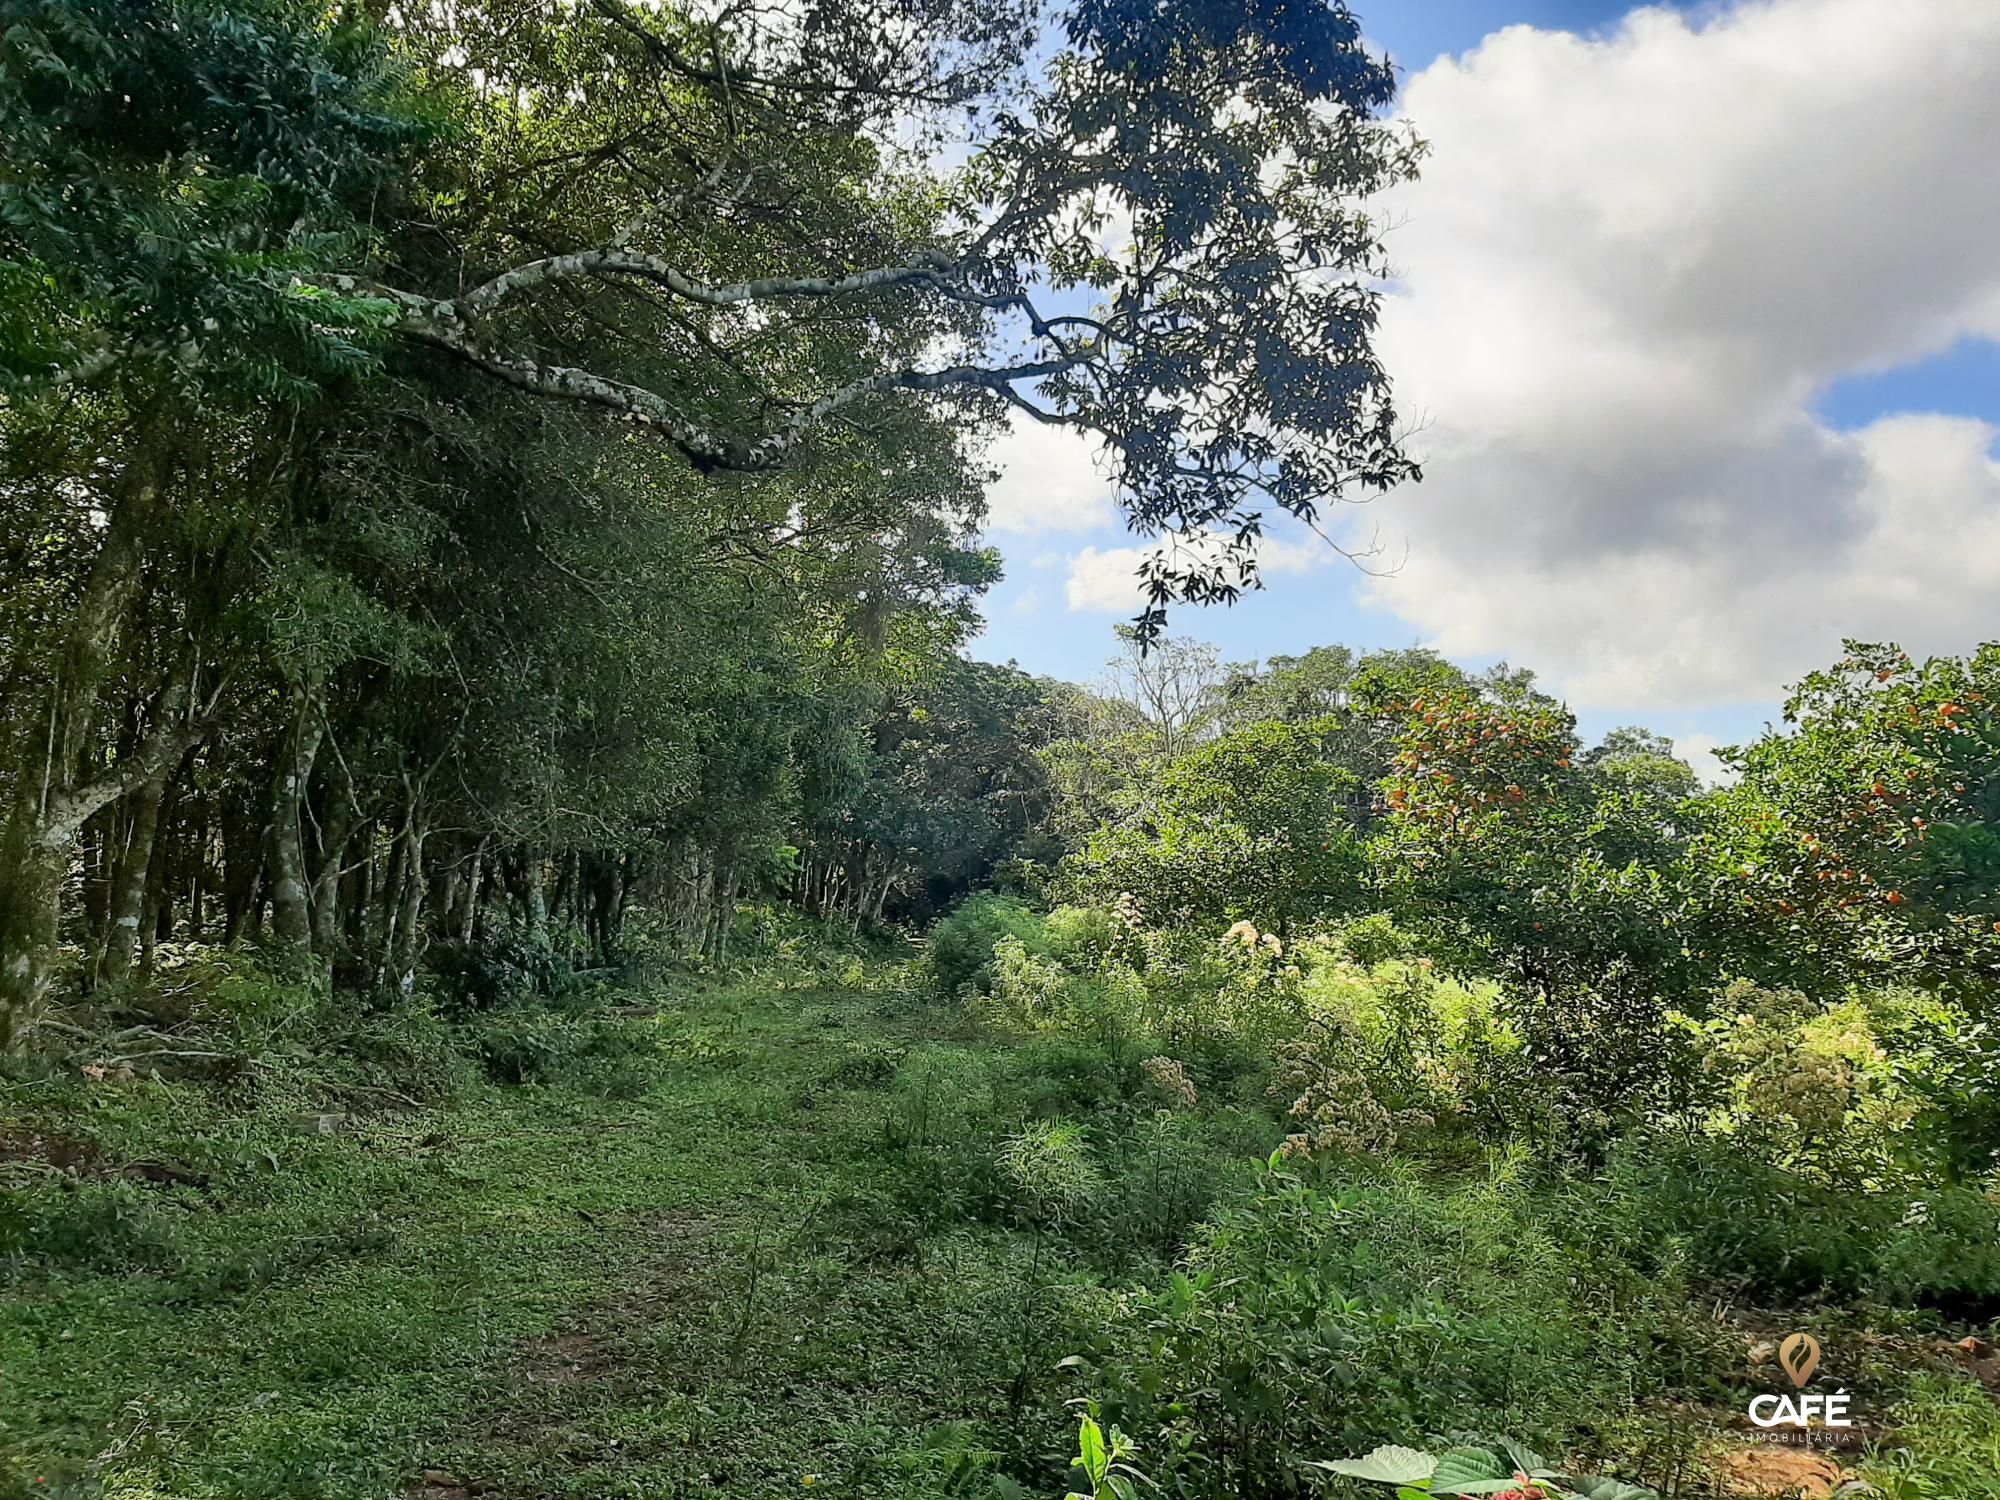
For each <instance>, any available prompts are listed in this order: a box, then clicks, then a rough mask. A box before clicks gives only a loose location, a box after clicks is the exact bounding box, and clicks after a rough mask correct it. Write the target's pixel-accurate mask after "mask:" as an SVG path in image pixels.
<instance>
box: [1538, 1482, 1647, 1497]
mask: <svg viewBox="0 0 2000 1500" xmlns="http://www.w3.org/2000/svg"><path fill="white" fill-rule="evenodd" d="M1561 1483H1562V1484H1563V1485H1564V1486H1565V1487H1566V1488H1568V1490H1569V1491H1570V1493H1571V1494H1573V1495H1577V1496H1579V1497H1580V1500H1660V1492H1659V1491H1658V1490H1649V1489H1647V1488H1646V1486H1644V1485H1643V1484H1627V1483H1626V1482H1625V1481H1624V1480H1622V1479H1564V1480H1562V1481H1561Z"/></svg>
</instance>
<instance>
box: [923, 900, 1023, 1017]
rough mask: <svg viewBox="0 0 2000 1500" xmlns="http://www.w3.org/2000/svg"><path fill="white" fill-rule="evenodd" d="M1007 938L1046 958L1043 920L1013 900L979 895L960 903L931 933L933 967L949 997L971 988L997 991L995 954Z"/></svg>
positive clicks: (939, 982) (940, 984)
mask: <svg viewBox="0 0 2000 1500" xmlns="http://www.w3.org/2000/svg"><path fill="white" fill-rule="evenodd" d="M1004 938H1014V939H1016V940H1017V941H1019V942H1020V943H1021V945H1022V947H1023V948H1024V949H1025V950H1026V951H1028V952H1031V953H1034V954H1037V955H1044V956H1045V955H1046V954H1047V952H1048V949H1047V945H1046V943H1045V941H1044V938H1043V931H1042V919H1041V918H1040V917H1038V916H1036V915H1035V913H1034V912H1032V911H1030V910H1029V909H1028V907H1027V906H1026V905H1025V904H1023V903H1022V902H1019V901H1016V900H1015V899H1014V898H1013V897H1011V896H974V897H972V898H970V899H969V900H967V901H965V902H963V903H961V904H960V906H959V908H958V909H957V910H956V911H954V912H953V913H952V914H951V915H950V916H948V917H946V918H945V919H944V920H943V921H942V922H939V923H938V924H937V927H936V928H935V929H934V930H933V931H932V933H931V967H932V969H933V970H934V971H935V972H936V974H937V979H938V984H939V986H940V987H941V988H942V989H943V990H944V992H945V993H946V994H949V995H956V994H958V993H959V992H960V991H961V990H963V989H964V988H965V987H966V986H968V985H970V986H971V987H973V988H974V989H976V990H979V991H982V992H985V991H989V990H990V989H991V988H992V965H993V954H994V950H995V949H996V948H998V947H999V945H1000V942H1001V940H1002V939H1004Z"/></svg>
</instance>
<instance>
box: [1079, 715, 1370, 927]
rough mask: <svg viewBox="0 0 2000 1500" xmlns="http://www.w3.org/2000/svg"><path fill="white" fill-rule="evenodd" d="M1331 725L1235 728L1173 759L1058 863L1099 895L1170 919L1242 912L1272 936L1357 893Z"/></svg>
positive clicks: (1161, 920) (1346, 779)
mask: <svg viewBox="0 0 2000 1500" xmlns="http://www.w3.org/2000/svg"><path fill="white" fill-rule="evenodd" d="M1332 732H1333V726H1332V724H1331V723H1330V722H1329V721H1325V720H1312V721H1308V722H1306V723H1304V724H1298V725H1294V724H1286V723H1281V722H1277V721H1271V722H1266V723H1262V724H1257V725H1253V726H1250V727H1247V728H1243V729H1238V730H1234V731H1232V732H1230V733H1228V734H1225V735H1223V736H1221V737H1219V738H1217V739H1215V740H1213V741H1211V742H1210V743H1208V744H1205V745H1202V746H1200V747H1199V748H1197V749H1195V750H1192V751H1189V752H1188V753H1186V754H1185V755H1182V756H1181V757H1180V758H1178V759H1176V760H1174V761H1172V762H1170V763H1169V764H1168V765H1167V766H1166V767H1165V768H1164V769H1163V770H1162V771H1161V773H1160V775H1159V778H1158V782H1157V785H1156V786H1147V787H1145V788H1143V789H1135V790H1134V791H1133V792H1131V793H1129V794H1128V795H1127V797H1126V798H1125V799H1123V804H1122V806H1121V807H1120V810H1119V813H1118V816H1117V820H1116V821H1115V822H1113V823H1110V824H1107V825H1106V826H1105V827H1103V828H1101V829H1100V830H1098V831H1097V832H1096V833H1095V834H1093V835H1091V837H1090V838H1089V840H1088V841H1087V842H1086V843H1085V845H1084V847H1083V848H1082V849H1081V850H1080V851H1079V852H1078V854H1077V855H1076V856H1075V858H1074V859H1073V860H1072V861H1071V862H1070V864H1069V865H1068V867H1067V869H1066V874H1067V878H1068V881H1069V882H1070V883H1071V884H1072V885H1073V886H1074V887H1075V888H1076V889H1077V890H1078V891H1080V892H1082V893H1084V894H1086V895H1087V896H1090V897H1091V898H1093V899H1096V900H1098V901H1109V900H1112V899H1114V898H1117V897H1119V896H1121V895H1123V896H1129V897H1131V898H1132V899H1133V900H1134V901H1136V903H1137V906H1138V909H1139V910H1140V911H1141V912H1142V913H1144V914H1145V916H1146V918H1147V920H1148V921H1150V922H1152V923H1155V924H1158V925H1161V926H1176V925H1183V924H1197V923H1202V922H1215V923H1217V924H1218V925H1220V924H1222V923H1225V922H1227V921H1229V920H1233V919H1238V918H1247V919H1249V920H1252V921H1255V922H1259V923H1262V924H1264V925H1267V926H1270V927H1272V928H1274V929H1275V930H1277V931H1279V932H1280V933H1284V932H1289V931H1291V930H1292V929H1293V928H1294V927H1295V926H1296V925H1297V924H1299V923H1300V922H1302V921H1305V920H1307V919H1309V918H1313V917H1319V916H1324V915H1327V914H1329V913H1333V912H1338V911H1340V910H1341V909H1342V908H1343V907H1344V906H1346V905H1348V904H1350V903H1351V902H1352V901H1353V900H1354V899H1355V897H1356V895H1357V893H1358V891H1359V888H1360V857H1359V852H1358V850H1357V848H1356V846H1355V843H1354V840H1353V837H1352V834H1351V829H1350V823H1349V819H1348V809H1349V807H1350V805H1351V801H1352V795H1353V791H1354V788H1355V781H1354V778H1353V777H1352V776H1351V775H1350V774H1348V773H1347V772H1345V771H1343V770H1341V769H1340V768H1338V767H1336V766H1333V765H1331V764H1329V763H1328V761H1327V759H1326V743H1327V739H1328V736H1329V735H1330V734H1331V733H1332Z"/></svg>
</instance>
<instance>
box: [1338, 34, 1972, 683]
mask: <svg viewBox="0 0 2000 1500" xmlns="http://www.w3.org/2000/svg"><path fill="white" fill-rule="evenodd" d="M1405 105H1406V108H1407V111H1408V113H1409V115H1410V116H1411V118H1412V119H1414V120H1415V122H1416V124H1417V128H1418V130H1419V131H1420V132H1421V133H1423V134H1424V135H1425V136H1426V137H1427V138H1428V139H1429V140H1430V141H1431V143H1432V147H1433V151H1432V155H1431V157H1430V158H1429V160H1428V162H1427V163H1426V166H1425V172H1424V177H1423V180H1422V181H1421V182H1420V183H1418V184H1416V185H1414V186H1413V187H1411V188H1409V189H1408V190H1407V191H1406V192H1405V193H1403V194H1402V195H1400V196H1399V197H1398V199H1397V201H1396V202H1395V203H1394V204H1393V205H1392V207H1393V210H1394V212H1395V214H1396V216H1397V217H1398V219H1400V220H1401V221H1402V224H1401V227H1400V228H1399V229H1398V230H1397V231H1396V232H1395V234H1394V235H1393V237H1392V239H1391V242H1390V246H1391V253H1392V257H1393V259H1394V260H1395V262H1396V263H1397V266H1398V269H1399V271H1400V273H1401V276H1402V280H1401V283H1400V285H1399V287H1398V288H1397V291H1396V295H1395V296H1393V297H1392V299H1391V302H1390V306H1389V308H1388V310H1387V313H1386V316H1385V320H1384V326H1383V332H1382V346H1383V352H1384V355H1385V357H1386V359H1387V360H1388V362H1389V367H1390V370H1391V372H1392V373H1393V374H1394V375H1395V376H1396V377H1397V379H1398V395H1399V400H1400V402H1401V404H1402V406H1403V408H1404V410H1405V411H1406V413H1408V414H1409V415H1410V416H1411V417H1413V418H1422V419H1426V420H1427V421H1428V423H1429V426H1428V427H1427V428H1426V430H1425V431H1423V433H1422V434H1421V435H1420V437H1419V438H1418V440H1417V443H1418V446H1419V447H1420V448H1421V449H1422V450H1423V451H1424V455H1425V457H1426V458H1427V459H1428V463H1427V467H1426V477H1425V480H1424V482H1423V483H1422V484H1421V485H1419V486H1415V487H1412V488H1410V489H1407V490H1405V491H1403V492H1401V493H1400V494H1399V496H1398V498H1397V502H1396V510H1395V519H1396V520H1397V521H1399V522H1400V523H1401V524H1402V525H1403V526H1404V527H1405V529H1406V530H1407V532H1408V543H1409V559H1408V562H1407V563H1406V565H1405V566H1404V567H1403V568H1402V569H1401V570H1400V571H1398V572H1397V573H1395V574H1394V575H1392V576H1390V577H1387V578H1384V579H1382V580H1379V581H1377V582H1375V583H1373V584H1371V585H1370V586H1369V589H1368V597H1369V598H1370V599H1371V600H1372V601H1373V602H1375V603H1377V604H1380V605H1382V606H1385V607H1387V608H1389V609H1391V610H1393V611H1394V612H1395V613H1397V614H1399V615H1401V616H1403V617H1405V618H1407V619H1409V620H1411V621H1412V622H1414V623H1415V624H1416V625H1417V626H1418V627H1419V628H1420V629H1421V630H1423V631H1424V632H1425V634H1426V635H1427V636H1428V637H1430V638H1431V639H1432V640H1433V641H1434V642H1435V643H1436V644H1437V645H1438V646H1439V647H1440V648H1441V649H1443V650H1444V651H1446V652H1447V653H1450V654H1453V655H1458V656H1479V655H1487V654H1494V653H1504V654H1506V655H1507V656H1508V657H1509V658H1510V659H1514V660H1520V661H1525V662H1528V663H1530V664H1532V665H1534V666H1536V667H1537V668H1538V669H1540V670H1541V671H1542V672H1543V674H1544V676H1545V677H1546V678H1548V679H1551V680H1552V681H1553V682H1554V683H1555V684H1556V685H1557V686H1559V687H1560V688H1562V689H1563V690H1564V691H1566V692H1567V693H1568V694H1569V695H1570V697H1571V699H1572V701H1574V702H1576V703H1579V704H1581V705H1586V706H1588V705H1597V704H1621V705H1622V704H1647V705H1653V706H1667V705H1674V704H1692V703H1698V702H1716V701H1722V700H1731V699H1750V698H1769V697H1770V696H1771V695H1772V694H1773V693H1774V692H1775V691H1776V689H1777V687H1778V685H1779V684H1780V683H1781V682H1784V681H1786V680H1788V679H1791V678H1794V677H1796V676H1798V675H1799V674H1800V673H1801V672H1802V671H1804V670H1806V669H1808V668H1810V667H1811V666H1813V665H1815V664H1819V663H1822V662H1824V661H1827V660H1830V659H1831V658H1832V657H1833V656H1834V655H1835V654H1837V652H1838V649H1839V638H1840V637H1841V636H1842V635H1860V636H1864V637H1893V638H1897V639H1900V640H1902V641H1903V642H1904V644H1905V645H1907V646H1908V647H1910V648H1911V649H1912V650H1916V651H1923V650H1944V649H1964V648H1965V647H1967V646H1969V645H1971V644H1972V643H1974V642H1976V641H1977V640H1979V639H1981V638H1982V637H1984V636H1990V635H1991V634H1992V633H1993V631H1994V621H1993V613H1992V600H1993V598H1994V596H1995V591H1996V588H2000V467H1996V465H1995V463H1994V461H1993V458H1992V450H1993V446H1994V444H1995V441H1996V438H2000V432H1996V430H1995V429H1994V428H1993V427H1992V426H1989V425H1985V424H1982V423H1979V422H1976V421H1970V420H1965V419H1949V418H1942V417H1931V416H1920V415H1919V416H1892V417H1889V418H1886V419H1884V420H1882V421H1879V422H1877V423H1875V424H1874V425H1872V426H1870V427H1868V428H1866V429H1865V430H1863V431H1860V432H1856V433H1839V432H1833V431H1829V430H1828V429H1826V428H1825V427H1823V426H1822V425H1820V424H1819V423H1817V422H1816V421H1815V420H1814V419H1813V418H1812V416H1811V414H1810V403H1811V402H1812V400H1813V397H1814V395H1815V393H1816V392H1817V391H1819V390H1821V389H1823V388H1824V387H1825V385H1826V384H1827V383H1828V382H1830V381H1832V380H1834V379H1836V378H1838V377H1840V376H1842V375H1846V374H1852V373H1856V372H1863V371H1869V370H1877V369H1884V368H1888V367H1891V366H1894V365H1896V364H1899V363H1902V362H1906V361H1909V360H1911V359H1915V358H1920V357H1922V356H1924V355H1926V354H1928V353H1933V352H1936V351H1938V350H1941V349H1943V348H1945V347H1947V346H1948V345H1949V344H1950V343H1952V342H1953V341H1954V340H1955V339H1957V338H1960V337H1963V336H1968V335H1975V336H1976V335H1985V336H2000V255H1996V253H1995V249H1994V247H1995V246H1996V245H2000V150H1996V149H1995V147H1996V142H2000V3H1991V0H1975V3H1968V0H1899V3H1897V4H1895V5H1889V6H1885V5H1882V4H1881V3H1879V0H1760V3H1745V4H1739V5H1736V6H1734V7H1732V8H1727V9H1717V10H1713V11H1708V12H1703V13H1702V19H1700V20H1696V19H1692V18H1690V17H1687V16H1684V15H1681V14H1678V13H1675V12H1671V11H1665V10H1643V11H1639V12H1635V13H1634V14H1633V15H1632V16H1630V17H1628V18H1627V20H1626V21H1625V23H1624V24H1623V26H1621V27H1620V28H1618V29H1617V30H1616V31H1614V32H1611V33H1609V34H1607V35H1605V36H1602V37H1600V38H1598V39H1595V40H1583V39H1580V38H1578V37H1575V36H1571V35H1568V34H1564V33H1551V32H1542V31H1536V30H1533V29H1531V28H1527V27H1516V28H1512V29H1509V30H1507V31H1504V32H1501V33H1498V34H1497V35H1495V36H1492V37H1489V38H1488V39H1487V40H1486V42H1485V43H1484V44H1483V45H1482V46H1481V47H1480V48H1479V50H1478V51H1476V52H1474V53H1472V54H1470V55H1469V56H1467V57H1466V58H1464V59H1461V60H1457V61H1453V60H1448V59H1447V60H1442V61H1440V62H1438V63H1437V64H1435V65H1433V66H1432V67H1431V68H1429V69H1427V70H1426V71H1425V72H1423V73H1422V74H1420V75H1418V76H1417V77H1416V78H1414V79H1413V80H1412V81H1411V83H1410V86H1409V89H1408V91H1407V97H1406V101H1405ZM1377 519H1381V518H1380V517H1379V516H1378V518H1377Z"/></svg>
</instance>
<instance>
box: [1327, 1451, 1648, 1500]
mask: <svg viewBox="0 0 2000 1500" xmlns="http://www.w3.org/2000/svg"><path fill="white" fill-rule="evenodd" d="M1312 1467H1313V1468H1316V1469H1320V1470H1323V1471H1324V1472H1326V1473H1328V1474H1333V1475H1338V1476H1341V1477H1344V1478H1349V1479H1360V1480H1364V1481H1366V1482H1369V1483H1373V1484H1392V1485H1395V1486H1396V1487H1397V1488H1396V1493H1397V1494H1398V1495H1399V1496H1407V1495H1490V1496H1492V1497H1494V1500H1545V1497H1549V1500H1556V1497H1574V1500H1659V1492H1658V1491H1656V1490H1651V1489H1648V1488H1646V1487H1645V1486H1644V1485H1638V1484H1627V1483H1625V1482H1624V1481H1623V1480H1618V1479H1596V1478H1592V1477H1590V1476H1589V1475H1578V1474H1563V1473H1558V1472H1557V1471H1556V1470H1554V1469H1551V1468H1548V1467H1546V1466H1545V1465H1544V1463H1543V1460H1542V1459H1541V1457H1540V1455H1538V1454H1536V1453H1534V1452H1533V1451H1531V1450H1529V1449H1524V1448H1522V1447H1520V1446H1518V1445H1517V1444H1512V1443H1508V1444H1502V1445H1501V1447H1500V1451H1499V1452H1498V1453H1495V1452H1493V1451H1492V1450H1490V1449H1486V1448H1473V1447H1462V1448H1447V1449H1445V1451H1444V1452H1442V1453H1440V1454H1437V1455H1435V1456H1433V1455H1431V1454H1429V1453H1422V1452H1419V1451H1417V1450H1416V1449H1413V1448H1401V1447H1396V1446H1394V1445H1389V1446H1385V1447H1381V1448H1377V1449H1375V1451H1374V1452H1372V1453H1370V1454H1368V1456H1367V1457H1365V1458H1337V1459H1322V1460H1318V1461H1316V1462H1314V1463H1313V1464H1312Z"/></svg>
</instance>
